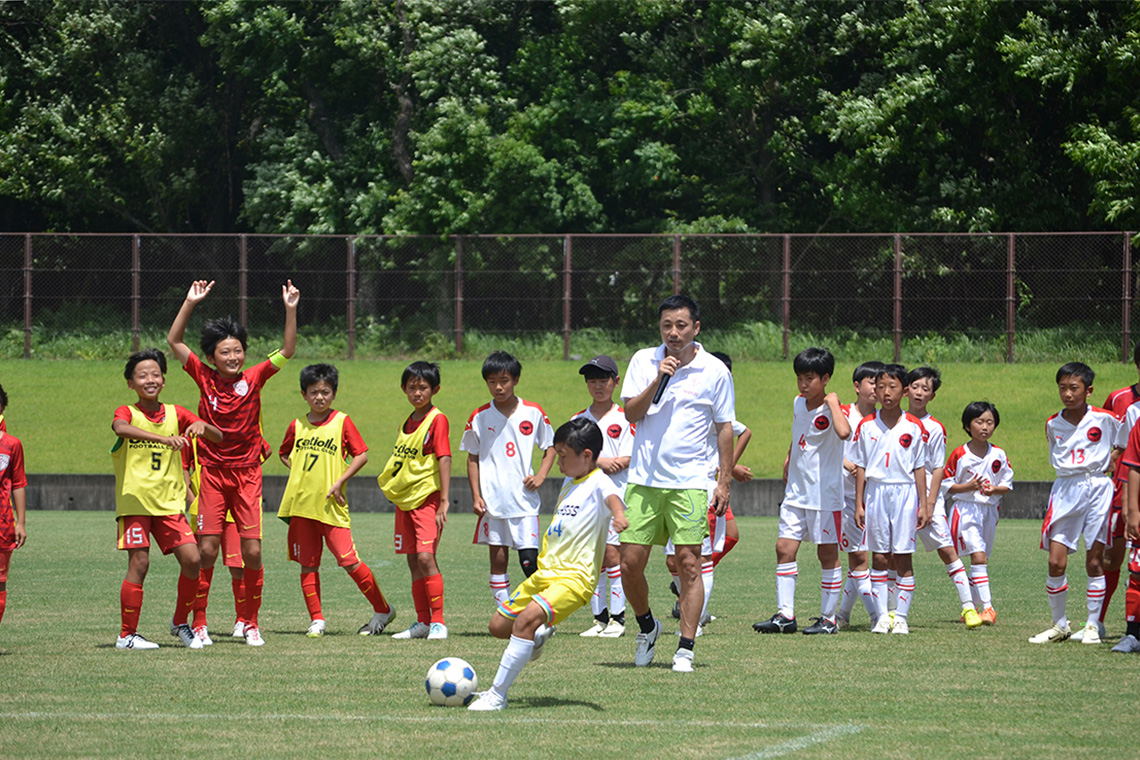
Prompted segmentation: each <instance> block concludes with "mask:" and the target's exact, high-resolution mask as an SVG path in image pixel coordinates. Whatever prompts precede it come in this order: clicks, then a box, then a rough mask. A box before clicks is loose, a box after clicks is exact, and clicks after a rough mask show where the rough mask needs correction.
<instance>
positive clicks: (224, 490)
mask: <svg viewBox="0 0 1140 760" xmlns="http://www.w3.org/2000/svg"><path fill="white" fill-rule="evenodd" d="M199 494H200V495H199V498H198V533H199V534H200V535H203V536H219V535H221V534H222V532H223V526H224V523H225V519H226V513H227V512H229V513H230V514H232V515H233V516H234V522H235V524H236V525H237V531H238V535H239V536H241V537H242V538H256V539H260V538H261V466H260V465H256V466H254V467H238V468H232V469H231V468H226V467H203V468H202V487H201V491H200V492H199Z"/></svg>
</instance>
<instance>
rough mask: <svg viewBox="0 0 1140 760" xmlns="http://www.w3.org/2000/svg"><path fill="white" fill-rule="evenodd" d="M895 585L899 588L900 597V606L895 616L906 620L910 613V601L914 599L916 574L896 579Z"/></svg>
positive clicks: (896, 609)
mask: <svg viewBox="0 0 1140 760" xmlns="http://www.w3.org/2000/svg"><path fill="white" fill-rule="evenodd" d="M895 587H896V588H897V589H898V597H899V606H898V607H896V608H895V617H901V618H902V619H903V620H906V616H907V615H909V614H910V603H911V602H912V601H914V576H913V575H908V576H906V577H905V578H899V579H898V580H897V581H895Z"/></svg>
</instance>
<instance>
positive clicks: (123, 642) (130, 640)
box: [115, 633, 158, 649]
mask: <svg viewBox="0 0 1140 760" xmlns="http://www.w3.org/2000/svg"><path fill="white" fill-rule="evenodd" d="M115 649H158V644H155V643H154V642H153V641H147V640H146V639H144V638H143V637H142V636H139V635H138V634H137V633H128V634H127V635H126V636H120V637H118V638H117V639H115Z"/></svg>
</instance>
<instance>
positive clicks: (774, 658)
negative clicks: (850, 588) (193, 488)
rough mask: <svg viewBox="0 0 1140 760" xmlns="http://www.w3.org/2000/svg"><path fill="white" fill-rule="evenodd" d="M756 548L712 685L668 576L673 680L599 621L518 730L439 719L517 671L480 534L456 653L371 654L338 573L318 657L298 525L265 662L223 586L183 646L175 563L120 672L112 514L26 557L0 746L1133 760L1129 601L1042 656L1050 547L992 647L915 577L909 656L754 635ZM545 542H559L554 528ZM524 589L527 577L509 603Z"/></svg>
mask: <svg viewBox="0 0 1140 760" xmlns="http://www.w3.org/2000/svg"><path fill="white" fill-rule="evenodd" d="M392 519H393V518H392V515H390V514H363V515H358V516H357V517H356V518H354V521H353V532H354V535H355V539H356V544H357V547H358V548H359V549H360V550H361V555H362V558H363V559H364V560H365V561H366V562H368V563H369V564H370V565H371V566H372V568H373V569H374V571H375V573H376V576H377V579H378V580H379V582H380V584H381V586H382V588H383V589H384V590H385V591H386V593H387V594H388V595H389V598H390V599H391V600H392V602H393V603H394V604H395V605H396V606H397V609H398V610H399V615H398V617H397V620H396V621H395V622H394V623H393V626H392V629H391V630H401V629H402V628H403V627H406V626H407V625H408V624H409V623H410V622H411V619H412V612H411V604H410V591H409V576H408V571H407V568H406V566H405V564H404V561H403V559H402V558H399V557H396V556H394V555H393V553H392V550H391V536H392ZM739 522H740V532H741V535H742V541H741V543H740V545H739V546H738V547H737V548H736V550H735V551H734V552H733V553H732V554H730V555H729V556H728V557H727V558H726V559H725V560H724V562H722V563H721V565H720V566H719V567H718V568H717V573H716V587H715V590H714V593H713V601H712V604H711V611H712V612H713V613H715V614H716V615H717V616H718V619H717V620H716V621H715V622H713V623H712V624H710V625H709V626H708V628H707V633H706V635H705V636H703V637H702V638H700V639H699V640H698V641H697V647H696V672H695V673H693V674H691V675H681V674H674V673H672V672H671V671H670V670H669V667H668V665H669V662H670V659H671V654H672V651H673V649H674V646H675V645H674V641H675V637H674V636H673V633H674V631H675V630H676V625H675V623H673V621H672V620H671V619H670V618H669V617H668V614H669V608H670V606H671V604H672V597H671V596H670V595H669V593H668V591H667V590H666V586H667V584H668V579H667V576H666V575H665V573H664V570H663V562H662V561H661V560H660V557H659V555H656V554H655V556H654V558H653V560H652V562H651V567H650V569H649V578H650V589H651V599H652V602H653V604H654V610H655V612H656V614H657V615H658V616H659V617H662V618H663V620H664V622H665V633H664V634H663V637H662V639H661V642H660V643H659V645H658V653H657V659H656V661H655V662H654V664H653V666H651V667H649V668H645V669H634V668H633V667H632V654H633V646H634V642H633V633H634V632H635V631H634V630H633V629H635V627H636V626H635V624H634V623H633V621H632V620H630V621H629V622H630V624H631V625H630V629H629V632H628V633H627V635H626V636H625V637H624V638H621V639H617V640H603V639H582V638H579V637H578V636H577V635H576V634H577V633H578V632H579V631H581V630H584V629H585V628H587V627H589V624H590V616H589V611H588V610H580V611H579V612H577V613H575V615H574V616H572V617H571V618H570V619H569V620H568V621H567V622H566V623H565V624H564V625H562V626H561V627H560V629H559V633H558V635H557V636H556V637H555V638H554V639H553V640H552V642H551V643H550V644H549V645H548V647H547V651H546V653H545V656H544V657H543V658H542V659H541V660H539V661H538V662H536V663H534V664H532V665H529V666H528V667H527V668H525V669H524V671H523V672H522V675H521V676H520V677H519V679H518V681H517V682H516V683H515V686H514V688H513V689H512V691H511V693H510V695H509V698H510V707H509V708H508V710H507V711H505V712H503V713H499V714H471V713H468V712H467V711H465V710H461V709H447V708H437V707H432V706H430V705H429V704H428V702H427V698H426V695H425V693H424V690H423V679H424V674H425V673H426V671H427V669H428V666H429V665H430V664H431V663H432V662H434V661H435V660H437V659H439V658H441V657H443V656H459V657H462V658H464V659H466V660H468V661H469V662H470V663H471V664H472V665H473V666H474V667H475V669H476V671H477V672H478V674H479V677H480V679H481V681H482V684H483V686H484V688H485V687H486V686H487V685H489V683H490V680H491V679H492V678H493V676H494V673H495V669H496V667H497V664H498V660H499V656H500V654H501V653H502V650H503V646H504V644H503V642H500V641H496V640H494V639H491V638H490V636H489V635H487V634H486V633H485V631H486V621H487V618H488V617H489V615H490V613H491V611H492V608H493V607H492V602H491V598H490V592H489V590H488V588H487V575H486V572H487V564H486V563H487V556H486V552H485V551H483V550H480V549H476V548H474V547H472V546H471V545H470V544H469V540H470V539H469V536H470V535H471V530H472V528H473V520H472V518H471V517H470V516H469V515H457V516H453V517H452V519H451V522H450V523H449V525H448V528H447V530H446V531H445V532H444V537H443V544H442V547H441V550H440V555H439V556H440V562H441V567H442V571H443V573H444V578H445V582H446V589H447V591H446V616H447V622H448V625H449V627H450V631H451V637H450V639H449V640H448V641H446V642H428V641H403V642H401V641H393V640H391V639H390V638H389V637H387V636H381V637H360V636H356V635H355V634H354V632H355V631H356V629H357V627H358V626H360V625H361V624H362V623H364V622H365V621H366V620H367V619H368V618H369V617H370V610H369V609H368V607H367V604H366V602H365V601H364V599H363V597H362V596H361V595H360V593H359V592H358V591H357V589H356V587H355V586H354V585H353V583H352V582H351V581H350V580H349V579H348V578H347V577H345V573H344V572H343V571H341V570H339V569H338V568H335V567H332V566H331V564H330V563H329V561H328V559H327V558H326V562H325V567H324V573H323V583H322V586H323V594H324V609H325V614H326V616H327V618H328V621H329V633H328V634H327V635H326V636H325V637H324V638H321V639H316V640H311V639H308V638H306V637H305V636H304V635H303V633H304V631H305V629H306V627H307V624H308V620H307V615H306V614H305V608H304V604H303V603H302V600H301V595H300V588H299V583H298V568H297V566H296V565H294V564H293V563H289V562H287V561H286V560H285V558H284V548H285V547H284V544H285V526H284V524H283V523H280V522H279V521H277V520H273V519H271V518H269V519H267V520H266V529H265V540H266V544H265V556H266V581H265V597H264V605H263V607H262V619H261V622H262V627H263V630H264V631H265V637H266V642H267V643H266V646H264V647H262V648H261V649H257V650H254V649H251V648H249V647H247V646H245V645H244V644H243V643H241V642H240V641H237V640H233V639H230V638H229V637H228V633H229V629H230V626H231V624H232V615H231V613H232V604H231V595H230V589H229V587H228V584H227V583H226V582H225V573H224V571H221V570H219V572H218V573H217V575H216V578H217V580H216V582H215V584H214V590H213V593H212V596H211V600H212V601H211V607H210V611H211V621H212V630H213V635H214V637H215V640H216V642H217V643H216V644H215V645H214V646H213V647H210V648H208V649H206V650H203V651H201V652H191V651H186V650H185V649H183V648H182V647H181V646H180V645H178V644H177V642H176V640H175V639H173V638H172V637H170V636H169V635H168V634H167V631H168V624H169V616H170V612H171V609H172V608H173V602H174V585H175V576H176V573H177V564H176V563H175V561H174V560H173V559H172V558H168V557H167V558H164V557H161V556H159V555H158V554H157V552H155V553H154V554H152V562H151V570H150V574H149V576H148V578H147V581H146V586H145V588H146V599H145V601H144V604H143V610H142V620H141V624H140V629H139V630H140V632H141V633H142V634H143V635H145V636H147V637H148V638H151V639H152V640H155V641H157V642H159V643H161V644H162V648H161V649H160V650H158V651H154V652H125V651H117V650H115V649H114V647H113V644H114V639H115V636H116V633H117V630H118V621H119V616H118V591H119V585H120V583H121V580H122V578H123V574H124V572H125V557H124V555H123V554H122V553H121V552H117V551H115V550H114V549H113V541H114V535H115V533H114V531H115V527H114V519H113V516H112V515H111V514H110V513H93V512H68V513H64V512H33V513H32V514H31V515H30V517H29V533H30V540H29V542H28V545H27V546H26V547H25V548H22V549H20V550H18V551H17V552H16V553H15V554H14V555H13V560H12V572H11V576H10V579H9V600H8V610H7V613H6V615H5V618H4V621H3V623H2V624H0V673H3V688H2V689H0V747H2V748H3V750H2V752H0V754H2V755H3V756H4V757H6V758H25V757H26V758H32V757H43V756H45V755H47V754H50V755H51V756H54V757H125V756H128V755H129V756H135V757H138V756H144V757H145V756H159V755H169V754H171V753H172V752H178V753H180V754H185V755H188V756H197V755H210V756H235V755H240V756H242V757H251V758H260V757H266V758H277V757H306V758H307V757H314V756H321V755H332V756H337V757H349V758H351V757H375V756H377V755H383V756H385V757H394V758H404V757H406V758H422V757H425V756H447V755H454V756H462V757H503V756H505V755H508V754H512V753H515V752H517V750H518V748H519V746H520V744H521V745H523V746H524V747H525V750H524V751H525V753H526V754H527V755H529V756H535V757H553V756H557V757H564V758H588V757H598V756H609V755H615V756H637V755H643V756H652V757H661V756H665V755H666V754H668V755H669V756H674V757H706V758H707V757H712V758H729V757H732V758H740V757H747V758H762V757H782V756H791V755H794V754H798V753H801V752H803V751H805V750H807V751H812V750H813V749H816V750H822V751H824V752H827V753H828V754H830V755H832V756H850V757H859V756H871V757H878V758H912V757H916V756H922V757H962V756H967V757H970V756H981V757H1010V758H1019V757H1024V758H1036V757H1042V756H1048V755H1074V756H1075V755H1089V754H1092V755H1097V756H1118V757H1123V756H1130V755H1131V753H1132V751H1134V742H1133V740H1132V737H1131V735H1130V734H1129V733H1128V732H1127V731H1126V730H1123V728H1124V727H1123V725H1122V723H1121V721H1120V720H1118V719H1114V718H1113V717H1112V716H1117V715H1122V714H1123V713H1121V712H1120V711H1119V708H1118V705H1119V701H1120V693H1119V692H1118V691H1117V689H1116V685H1120V684H1127V683H1129V682H1131V678H1133V677H1134V676H1135V668H1136V662H1137V661H1136V660H1135V659H1134V658H1132V657H1130V656H1126V655H1115V654H1110V653H1109V651H1108V649H1109V647H1110V646H1111V643H1112V642H1113V641H1115V639H1116V637H1117V636H1119V635H1120V633H1121V632H1122V627H1123V624H1122V622H1121V618H1122V617H1123V615H1122V612H1121V607H1122V601H1123V589H1121V591H1120V592H1118V595H1117V598H1116V599H1115V600H1114V602H1113V605H1112V610H1111V614H1110V616H1109V642H1108V643H1105V644H1102V645H1100V646H1086V645H1081V644H1078V643H1075V642H1067V643H1064V644H1059V645H1043V646H1033V645H1030V644H1028V643H1027V642H1026V638H1028V637H1029V636H1030V635H1032V634H1034V633H1037V632H1038V631H1040V630H1042V629H1044V628H1045V627H1047V625H1048V622H1049V616H1048V604H1047V601H1046V595H1045V592H1044V588H1043V586H1044V583H1043V581H1044V575H1045V555H1044V553H1043V552H1041V551H1040V550H1038V549H1036V543H1037V531H1038V529H1039V526H1038V525H1037V523H1035V522H1031V521H1005V522H1003V523H1001V525H1000V526H999V528H998V532H997V546H996V549H995V555H994V557H993V558H992V559H991V561H990V575H991V577H992V579H993V588H994V597H995V604H996V607H997V610H998V615H999V618H998V624H997V626H995V627H992V628H980V629H977V630H974V631H966V630H965V629H964V627H963V625H962V624H961V623H960V622H959V621H958V606H957V601H956V598H955V595H954V591H953V589H952V588H951V584H950V582H949V580H948V579H947V577H946V574H945V572H944V570H943V569H942V566H941V563H940V562H939V561H938V560H937V557H936V555H935V554H925V553H924V554H920V555H918V556H917V557H916V562H915V564H916V577H917V590H916V600H915V605H914V609H913V611H912V615H911V631H912V633H911V635H910V636H908V637H901V636H873V635H871V634H870V633H868V625H867V621H866V617H865V614H864V613H863V611H862V609H861V605H858V604H857V605H856V610H855V615H854V627H853V628H852V629H851V630H849V631H844V632H842V633H840V634H839V635H838V636H818V637H811V638H809V637H804V636H801V635H799V634H796V635H777V636H760V635H757V634H755V633H753V632H752V630H751V628H750V624H751V623H752V622H753V621H754V620H758V619H761V618H767V617H768V616H769V615H770V614H771V613H772V612H773V611H774V608H775V582H774V572H773V571H774V558H773V555H772V552H773V546H774V542H775V530H776V521H775V519H772V518H739ZM544 523H545V520H544ZM1080 556H1081V555H1073V558H1074V561H1073V562H1072V563H1071V566H1070V572H1069V578H1070V585H1071V592H1070V599H1069V613H1070V615H1071V616H1072V617H1073V618H1074V619H1075V620H1076V621H1080V620H1083V619H1084V594H1083V587H1084V573H1083V569H1082V565H1083V563H1082V562H1080V561H1078V560H1077V558H1078V557H1080ZM799 559H800V576H799V585H798V589H797V591H798V594H797V597H798V601H799V604H798V611H799V617H800V620H801V622H805V623H806V621H807V619H808V618H809V617H810V616H812V614H813V610H816V609H818V603H819V568H818V564H817V563H816V562H815V560H814V552H813V551H812V550H811V547H810V546H805V547H804V551H803V552H801V556H800V558H799ZM520 579H521V573H520V572H519V571H518V570H517V566H516V565H514V563H513V562H512V580H513V581H514V582H515V583H517V582H518V581H519V580H520Z"/></svg>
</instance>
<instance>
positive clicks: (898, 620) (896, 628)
mask: <svg viewBox="0 0 1140 760" xmlns="http://www.w3.org/2000/svg"><path fill="white" fill-rule="evenodd" d="M891 633H892V634H894V633H898V634H902V635H903V636H905V635H907V634H908V633H910V626H909V625H908V624H907V622H906V618H904V617H902V616H900V615H895V622H894V623H892V624H891Z"/></svg>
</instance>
